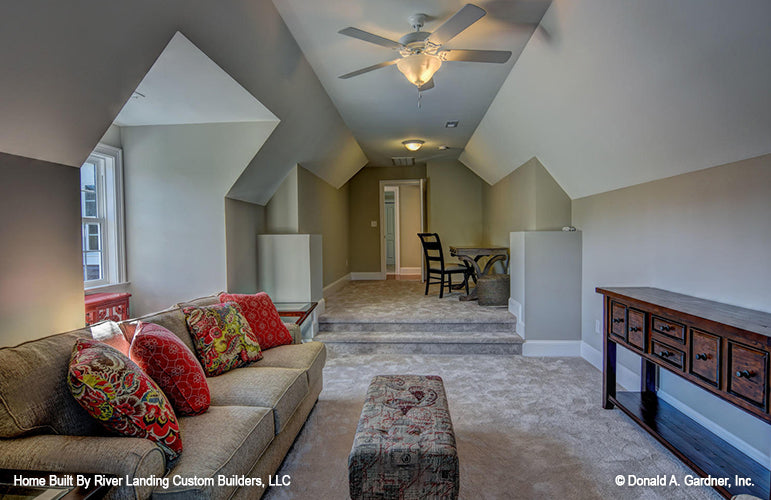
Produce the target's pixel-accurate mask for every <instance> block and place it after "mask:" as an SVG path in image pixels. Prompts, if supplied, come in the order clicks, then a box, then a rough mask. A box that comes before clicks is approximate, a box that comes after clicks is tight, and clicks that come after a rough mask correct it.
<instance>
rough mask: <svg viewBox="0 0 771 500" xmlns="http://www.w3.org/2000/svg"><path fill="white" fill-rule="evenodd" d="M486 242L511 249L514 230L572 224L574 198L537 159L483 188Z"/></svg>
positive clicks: (559, 226) (543, 229)
mask: <svg viewBox="0 0 771 500" xmlns="http://www.w3.org/2000/svg"><path fill="white" fill-rule="evenodd" d="M482 213H483V218H484V220H485V225H484V227H485V231H484V240H485V242H486V243H489V244H492V245H501V246H508V244H509V233H510V232H512V231H549V230H555V229H561V228H562V227H563V226H567V225H570V220H571V204H570V198H569V197H568V195H567V194H565V192H564V191H563V190H562V188H560V186H559V184H557V182H556V181H555V180H554V178H552V176H551V175H550V174H549V172H548V171H547V170H546V169H545V168H544V166H543V165H542V164H541V163H540V162H539V161H538V159H536V158H532V159H530V160H529V161H527V162H526V163H525V164H524V165H522V166H521V167H519V168H518V169H517V170H515V171H514V172H512V173H510V174H509V175H507V176H506V177H504V178H503V179H501V180H500V181H499V182H497V183H496V184H495V185H493V186H488V185H485V186H484V187H483V188H482Z"/></svg>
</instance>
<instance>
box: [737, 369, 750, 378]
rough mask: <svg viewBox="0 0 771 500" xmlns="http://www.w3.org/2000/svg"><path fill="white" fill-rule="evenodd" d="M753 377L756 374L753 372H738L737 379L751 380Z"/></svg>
mask: <svg viewBox="0 0 771 500" xmlns="http://www.w3.org/2000/svg"><path fill="white" fill-rule="evenodd" d="M753 375H755V373H754V372H751V371H749V370H737V372H736V377H737V378H750V377H752V376H753Z"/></svg>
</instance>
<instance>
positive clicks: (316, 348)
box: [254, 342, 327, 387]
mask: <svg viewBox="0 0 771 500" xmlns="http://www.w3.org/2000/svg"><path fill="white" fill-rule="evenodd" d="M326 361H327V349H326V346H325V345H324V343H323V342H306V343H305V344H297V345H282V346H278V347H273V348H271V349H267V350H265V351H262V359H261V360H260V361H258V362H257V363H256V364H255V365H254V366H261V367H268V366H272V367H281V368H297V369H299V370H303V371H305V372H306V373H307V376H308V386H309V387H312V386H313V384H315V383H316V382H317V381H320V380H321V372H322V370H323V369H324V363H326Z"/></svg>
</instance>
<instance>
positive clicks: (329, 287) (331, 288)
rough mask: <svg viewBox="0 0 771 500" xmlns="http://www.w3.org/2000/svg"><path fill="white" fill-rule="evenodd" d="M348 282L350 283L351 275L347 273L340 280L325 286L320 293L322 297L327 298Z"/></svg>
mask: <svg viewBox="0 0 771 500" xmlns="http://www.w3.org/2000/svg"><path fill="white" fill-rule="evenodd" d="M349 281H351V273H348V274H346V275H345V276H343V277H342V278H340V279H338V280H335V281H333V282H332V283H330V284H328V285H327V286H325V287H324V290H323V291H322V293H323V294H324V296H327V295H329V294H330V293H334V292H336V291H337V290H339V289H340V288H342V287H343V286H344V285H345V284H346V283H348V282H349Z"/></svg>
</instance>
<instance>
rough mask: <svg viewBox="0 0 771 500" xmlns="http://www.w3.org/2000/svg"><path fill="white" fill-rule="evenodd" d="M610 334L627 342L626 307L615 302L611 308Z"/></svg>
mask: <svg viewBox="0 0 771 500" xmlns="http://www.w3.org/2000/svg"><path fill="white" fill-rule="evenodd" d="M610 333H612V334H613V335H615V336H616V337H620V338H622V339H624V340H626V306H625V305H624V304H619V303H618V302H613V305H612V306H611V308H610Z"/></svg>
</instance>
